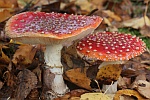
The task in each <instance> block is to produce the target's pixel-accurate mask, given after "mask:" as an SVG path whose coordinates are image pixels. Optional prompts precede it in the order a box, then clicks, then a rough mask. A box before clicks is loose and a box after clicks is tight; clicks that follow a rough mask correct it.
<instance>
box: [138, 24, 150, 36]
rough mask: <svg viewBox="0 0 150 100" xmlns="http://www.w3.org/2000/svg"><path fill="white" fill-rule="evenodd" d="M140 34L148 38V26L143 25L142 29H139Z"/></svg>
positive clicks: (149, 32)
mask: <svg viewBox="0 0 150 100" xmlns="http://www.w3.org/2000/svg"><path fill="white" fill-rule="evenodd" d="M140 33H141V34H142V35H143V36H148V37H150V26H147V25H144V26H143V27H142V28H140Z"/></svg>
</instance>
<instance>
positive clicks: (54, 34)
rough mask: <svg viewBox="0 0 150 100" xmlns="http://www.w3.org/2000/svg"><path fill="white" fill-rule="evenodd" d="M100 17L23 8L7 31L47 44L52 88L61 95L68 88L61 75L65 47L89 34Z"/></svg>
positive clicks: (17, 37) (25, 40)
mask: <svg viewBox="0 0 150 100" xmlns="http://www.w3.org/2000/svg"><path fill="white" fill-rule="evenodd" d="M101 21H102V18H101V17H99V16H84V15H69V14H61V13H54V12H52V13H45V12H23V13H20V14H17V15H14V16H13V17H11V18H10V19H9V20H8V21H7V23H6V27H5V32H6V36H8V37H10V38H12V39H13V40H14V41H19V42H22V43H27V44H44V45H46V50H45V51H44V57H45V63H46V65H47V66H48V70H50V72H51V73H53V75H55V76H54V79H53V80H52V83H51V89H52V90H53V91H54V92H56V93H57V94H60V95H62V94H64V93H65V92H66V91H67V86H66V85H65V83H64V80H63V77H62V74H63V67H62V64H61V49H62V47H63V46H66V45H67V44H70V43H71V42H73V41H74V40H77V39H80V38H82V37H84V36H86V35H88V34H90V33H91V32H93V31H94V29H95V28H96V27H98V26H99V24H100V23H101Z"/></svg>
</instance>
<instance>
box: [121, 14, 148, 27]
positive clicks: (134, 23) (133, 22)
mask: <svg viewBox="0 0 150 100" xmlns="http://www.w3.org/2000/svg"><path fill="white" fill-rule="evenodd" d="M145 22H146V23H145ZM145 24H146V25H147V26H150V19H149V18H148V17H147V16H145V18H144V17H141V18H133V19H130V20H126V21H123V22H122V23H121V26H122V27H132V28H135V29H139V28H142V27H143V26H144V25H145Z"/></svg>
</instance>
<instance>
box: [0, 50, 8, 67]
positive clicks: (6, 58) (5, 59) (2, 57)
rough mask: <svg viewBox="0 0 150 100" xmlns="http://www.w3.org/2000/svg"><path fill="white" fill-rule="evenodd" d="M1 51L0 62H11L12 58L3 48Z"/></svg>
mask: <svg viewBox="0 0 150 100" xmlns="http://www.w3.org/2000/svg"><path fill="white" fill-rule="evenodd" d="M0 51H1V57H0V63H3V64H9V63H10V58H9V57H8V56H7V55H5V54H4V52H3V51H2V49H1V50H0Z"/></svg>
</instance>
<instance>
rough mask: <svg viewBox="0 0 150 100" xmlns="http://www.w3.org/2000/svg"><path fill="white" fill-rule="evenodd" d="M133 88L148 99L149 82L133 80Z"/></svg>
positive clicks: (149, 97) (149, 95) (149, 96)
mask: <svg viewBox="0 0 150 100" xmlns="http://www.w3.org/2000/svg"><path fill="white" fill-rule="evenodd" d="M133 88H135V89H136V90H137V91H138V92H139V93H140V94H141V95H143V96H144V97H146V98H148V99H150V93H149V92H150V82H147V81H146V80H138V81H136V82H134V85H133Z"/></svg>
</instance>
